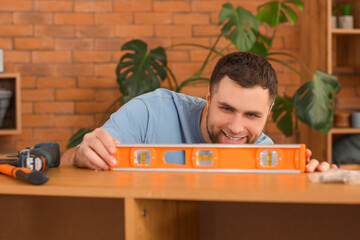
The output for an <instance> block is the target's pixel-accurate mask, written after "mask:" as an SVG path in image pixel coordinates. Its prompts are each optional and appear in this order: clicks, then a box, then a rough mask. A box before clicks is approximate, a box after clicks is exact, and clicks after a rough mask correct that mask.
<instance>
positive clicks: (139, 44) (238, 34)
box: [68, 0, 340, 147]
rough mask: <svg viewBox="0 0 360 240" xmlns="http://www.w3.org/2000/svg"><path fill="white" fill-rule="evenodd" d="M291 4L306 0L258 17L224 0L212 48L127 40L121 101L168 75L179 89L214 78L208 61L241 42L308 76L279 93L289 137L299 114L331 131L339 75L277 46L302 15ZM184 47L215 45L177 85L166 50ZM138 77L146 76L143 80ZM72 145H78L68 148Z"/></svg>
mask: <svg viewBox="0 0 360 240" xmlns="http://www.w3.org/2000/svg"><path fill="white" fill-rule="evenodd" d="M291 6H293V7H297V8H298V9H300V10H301V9H302V7H303V2H302V1H301V0H287V1H282V2H280V1H271V2H268V3H265V4H263V5H261V6H259V7H258V8H257V15H256V16H254V15H253V14H252V13H251V12H249V11H247V10H245V9H244V8H242V7H241V6H238V7H237V8H236V9H235V8H234V6H233V5H232V4H230V3H226V4H224V5H223V8H222V11H221V12H220V15H219V26H220V27H221V32H220V34H219V35H218V36H217V38H216V40H215V42H214V44H213V45H212V46H211V47H209V46H204V45H199V44H190V43H183V44H176V45H172V46H169V47H167V48H157V49H155V50H151V51H149V52H148V51H147V45H146V43H144V42H143V41H141V40H132V41H130V42H128V43H126V44H125V45H124V46H123V47H122V50H126V51H129V53H127V54H125V55H124V57H122V58H121V59H120V62H119V65H118V67H117V70H116V73H117V76H118V77H117V81H118V84H119V86H120V91H121V92H122V93H123V97H122V100H121V102H122V103H124V102H126V101H128V100H130V99H131V98H132V97H134V96H137V95H140V94H142V93H144V92H147V91H152V90H154V89H156V88H157V87H159V86H160V83H161V82H162V81H164V80H165V79H167V80H168V81H169V86H170V88H171V89H172V90H175V91H178V92H180V91H181V90H182V88H183V87H185V86H187V85H191V84H198V83H204V82H209V78H208V77H204V76H202V75H203V72H204V69H205V68H206V66H208V65H209V63H211V62H212V61H213V60H215V59H216V58H217V57H219V56H223V55H224V54H225V53H226V52H227V51H229V50H231V49H233V48H234V47H235V48H236V49H237V50H238V51H251V52H254V53H256V54H258V55H260V56H263V57H264V58H266V59H267V60H269V61H273V62H277V63H280V64H283V65H284V66H286V67H288V68H289V69H291V70H292V71H294V72H295V73H296V74H298V75H299V76H300V77H301V78H302V79H304V81H305V84H303V85H302V86H301V87H300V88H299V89H298V90H297V91H296V93H295V94H294V96H292V97H290V96H286V95H284V96H279V97H278V98H277V99H276V100H275V103H274V107H273V109H272V112H273V120H274V121H275V122H276V123H277V126H278V128H279V129H280V130H281V131H282V132H283V133H284V134H285V135H286V136H291V135H292V134H293V132H294V130H296V129H297V126H298V119H300V120H301V121H303V122H304V123H306V124H307V125H309V126H310V127H311V128H313V129H316V130H322V131H323V133H326V132H327V131H329V129H330V128H331V126H332V123H333V114H334V109H335V102H336V98H335V96H334V95H335V94H336V93H337V92H338V91H339V89H340V84H339V82H338V80H337V78H336V77H334V76H331V75H328V74H326V73H323V72H321V71H316V73H315V74H313V73H311V72H310V71H309V70H308V68H307V67H306V66H305V64H304V63H303V62H302V61H301V60H300V59H299V58H297V57H296V56H294V55H291V54H289V53H286V52H272V51H271V47H272V43H273V40H274V39H275V36H276V32H277V27H278V26H279V24H282V23H287V22H289V23H290V24H294V23H295V22H296V21H297V19H298V16H297V15H296V13H295V11H294V10H293V9H292V7H291ZM260 24H267V25H268V26H269V27H270V29H271V30H272V31H271V33H270V35H265V34H263V33H262V32H261V31H260V30H259V27H258V26H259V25H260ZM221 38H226V39H228V40H229V42H230V43H229V44H228V45H227V46H226V47H224V48H221V49H218V47H217V45H218V43H219V40H220V39H221ZM178 46H193V47H200V48H203V49H207V50H209V53H208V54H207V57H206V58H205V60H204V62H203V64H202V65H201V67H200V69H199V70H198V71H196V72H195V73H194V74H192V75H191V76H190V77H189V78H187V79H185V80H184V81H182V83H181V84H180V85H178V84H177V82H178V81H177V79H176V77H175V76H174V74H173V73H172V71H171V69H170V68H169V67H168V66H167V61H166V51H167V50H168V49H172V48H176V47H178ZM278 56H282V57H283V56H285V57H288V58H290V59H293V60H296V61H297V62H299V63H300V64H301V66H302V68H303V69H304V72H305V74H303V73H302V72H300V71H298V70H297V69H295V68H294V67H293V66H291V65H290V64H288V63H287V62H284V61H282V60H280V59H279V58H278ZM137 76H141V79H138V77H137ZM311 78H312V80H310V79H311ZM117 101H119V100H117ZM80 131H81V130H80ZM82 133H84V131H83V132H79V134H78V135H77V136H76V135H75V136H74V138H75V137H77V138H78V139H80V137H81V136H80V135H81V134H82ZM79 136H80V137H79ZM81 139H82V138H81ZM70 146H73V145H69V146H68V147H70Z"/></svg>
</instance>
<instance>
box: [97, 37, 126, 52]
mask: <svg viewBox="0 0 360 240" xmlns="http://www.w3.org/2000/svg"><path fill="white" fill-rule="evenodd" d="M94 41H95V43H94V49H95V50H100V51H116V50H120V48H121V46H122V45H123V44H124V43H125V42H126V41H125V40H123V39H115V38H110V39H105V38H103V39H95V40H94Z"/></svg>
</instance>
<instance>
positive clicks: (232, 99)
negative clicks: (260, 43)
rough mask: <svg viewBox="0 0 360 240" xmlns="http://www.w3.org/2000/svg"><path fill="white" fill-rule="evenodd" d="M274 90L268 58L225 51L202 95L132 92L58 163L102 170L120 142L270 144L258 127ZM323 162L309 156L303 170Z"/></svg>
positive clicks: (321, 167) (111, 160)
mask: <svg viewBox="0 0 360 240" xmlns="http://www.w3.org/2000/svg"><path fill="white" fill-rule="evenodd" d="M276 95H277V78H276V73H275V71H274V69H273V68H272V66H271V65H270V63H269V62H267V61H266V60H265V59H263V58H261V57H259V56H257V55H255V54H253V53H248V52H235V53H230V54H228V55H226V56H224V57H222V58H221V59H220V60H219V61H218V63H217V64H216V66H215V68H214V71H213V73H212V75H211V78H210V86H209V92H208V94H207V96H206V100H204V99H201V98H196V97H190V96H187V95H184V94H179V93H175V92H171V91H169V90H166V89H159V90H156V91H154V92H151V93H147V94H144V95H142V96H139V97H136V98H134V99H133V100H131V101H129V102H128V103H127V104H125V105H124V106H123V107H121V108H120V109H119V110H118V111H117V112H115V113H114V114H112V116H111V117H110V119H109V120H108V121H107V122H106V123H105V124H104V126H102V127H101V128H98V129H95V130H94V131H93V132H91V133H88V134H86V135H85V137H84V139H83V142H82V143H81V144H80V146H79V147H76V148H72V149H69V150H68V151H66V152H65V153H64V155H63V157H62V159H61V162H62V164H73V165H76V166H78V167H88V168H92V169H103V170H108V169H109V167H110V166H114V165H115V164H116V160H115V158H114V157H113V156H112V154H114V153H115V151H116V150H115V145H116V144H117V143H120V142H121V143H163V144H164V143H225V144H245V143H250V144H252V143H255V144H273V142H272V140H271V139H270V138H269V137H268V136H266V135H265V134H264V133H262V130H263V128H264V126H265V123H266V120H267V117H268V115H269V114H270V112H271V108H272V106H273V103H274V100H275V98H276ZM307 155H308V157H310V155H311V152H310V150H307ZM175 163H179V162H175ZM329 167H330V166H329V164H328V163H326V162H323V163H321V164H319V162H318V161H317V160H315V159H313V160H311V161H309V162H308V164H307V167H306V171H308V172H313V171H314V170H315V169H318V170H320V171H325V170H327V169H329ZM332 167H335V166H332Z"/></svg>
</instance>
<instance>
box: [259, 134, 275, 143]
mask: <svg viewBox="0 0 360 240" xmlns="http://www.w3.org/2000/svg"><path fill="white" fill-rule="evenodd" d="M255 144H274V142H273V140H272V139H271V138H270V137H269V136H267V135H266V134H265V133H261V136H260V137H259V139H258V140H256V142H255Z"/></svg>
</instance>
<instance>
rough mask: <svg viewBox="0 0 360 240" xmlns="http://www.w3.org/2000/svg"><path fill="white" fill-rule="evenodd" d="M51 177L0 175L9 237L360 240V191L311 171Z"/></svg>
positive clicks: (68, 170) (66, 172)
mask: <svg viewBox="0 0 360 240" xmlns="http://www.w3.org/2000/svg"><path fill="white" fill-rule="evenodd" d="M47 172H48V174H49V176H50V180H49V182H48V183H46V184H45V185H42V186H31V185H29V184H26V183H23V182H20V181H16V180H14V179H12V178H10V177H7V176H2V175H0V206H2V208H1V212H0V233H1V234H0V240H2V239H14V240H17V239H25V238H26V239H28V240H31V239H34V240H35V239H37V240H39V239H40V240H41V239H44V240H45V239H54V240H57V239H59V240H60V239H124V238H125V239H157V240H158V239H164V240H165V239H201V240H202V239H204V240H205V239H206V240H217V239H240V238H241V239H358V238H359V234H357V232H358V231H357V225H358V216H360V204H359V203H360V187H359V186H355V185H354V186H352V185H342V184H313V183H310V182H309V181H308V179H307V176H306V174H214V173H135V172H132V173H124V172H104V171H97V172H96V171H92V170H86V169H76V168H72V167H61V168H58V169H49V170H48V171H47ZM39 206H40V208H39ZM38 208H39V209H40V210H39V209H38ZM144 210H145V211H144ZM39 226H40V227H39ZM259 226H260V227H261V228H260V229H259Z"/></svg>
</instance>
